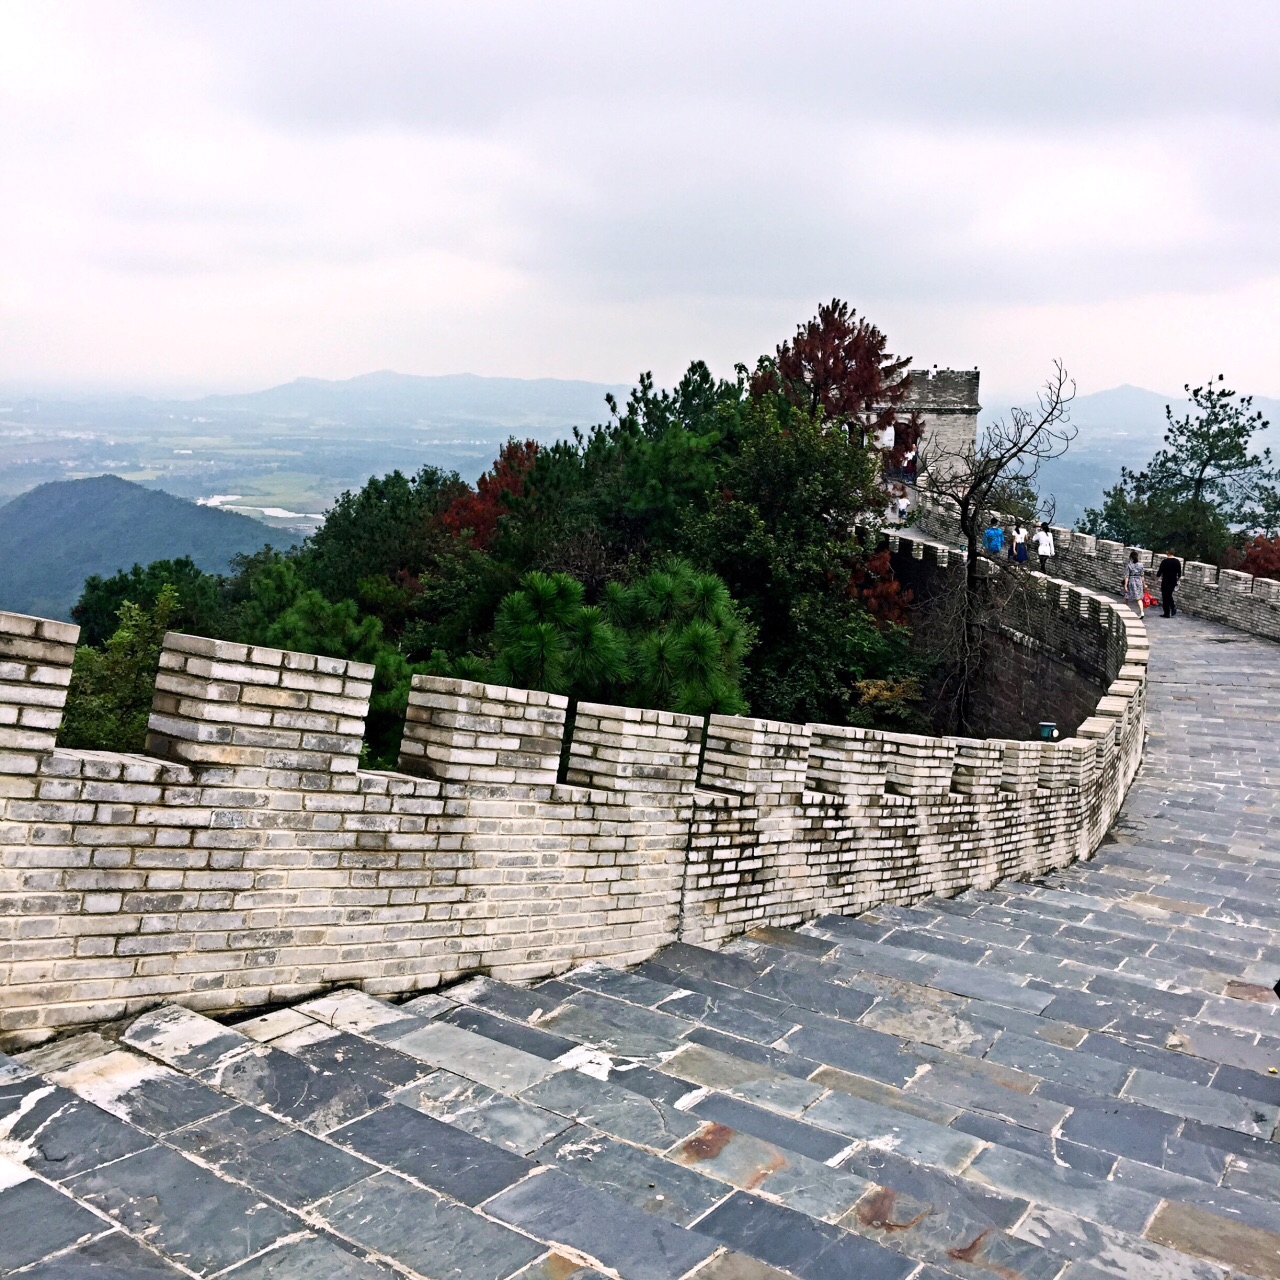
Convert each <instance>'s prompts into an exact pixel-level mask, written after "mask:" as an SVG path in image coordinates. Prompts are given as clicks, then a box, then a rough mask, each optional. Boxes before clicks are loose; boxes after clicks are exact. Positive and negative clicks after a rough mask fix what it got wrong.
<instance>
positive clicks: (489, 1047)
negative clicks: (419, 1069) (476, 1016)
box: [387, 1022, 561, 1094]
mask: <svg viewBox="0 0 1280 1280" xmlns="http://www.w3.org/2000/svg"><path fill="white" fill-rule="evenodd" d="M387 1043H388V1044H390V1045H392V1046H393V1047H394V1048H396V1049H398V1050H400V1052H401V1053H407V1054H411V1055H412V1056H413V1057H415V1058H418V1059H419V1060H420V1061H422V1062H426V1063H429V1064H430V1065H431V1066H433V1067H441V1068H443V1069H444V1070H446V1071H452V1072H453V1073H454V1075H459V1076H465V1077H466V1078H467V1079H468V1080H474V1081H475V1082H476V1083H477V1084H484V1085H488V1086H489V1088H491V1089H497V1090H498V1091H499V1092H501V1093H509V1094H517V1093H520V1092H521V1091H522V1090H524V1089H527V1088H529V1087H530V1085H533V1084H536V1083H537V1082H538V1081H539V1080H545V1079H546V1078H547V1077H548V1076H550V1075H553V1074H554V1073H556V1072H557V1071H559V1070H561V1068H560V1067H558V1066H557V1065H556V1064H555V1063H553V1062H548V1061H547V1060H546V1059H545V1058H539V1057H536V1056H535V1055H534V1054H532V1053H526V1052H525V1051H524V1050H523V1049H513V1048H512V1047H511V1046H510V1045H506V1044H499V1043H497V1042H496V1041H493V1040H489V1039H487V1038H486V1037H485V1036H482V1035H477V1034H476V1033H475V1032H474V1031H467V1030H466V1029H465V1028H463V1027H455V1026H451V1025H450V1024H449V1023H447V1022H432V1023H429V1024H427V1025H426V1026H423V1027H419V1028H416V1029H415V1030H413V1031H410V1032H409V1033H408V1034H407V1035H403V1036H397V1037H395V1038H394V1039H391V1040H388V1041H387Z"/></svg>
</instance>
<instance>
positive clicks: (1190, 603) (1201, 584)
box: [913, 490, 1280, 640]
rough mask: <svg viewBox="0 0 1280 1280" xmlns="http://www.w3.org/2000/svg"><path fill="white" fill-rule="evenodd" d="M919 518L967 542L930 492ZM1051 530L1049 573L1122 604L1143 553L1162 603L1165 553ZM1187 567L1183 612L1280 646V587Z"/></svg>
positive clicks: (1189, 563) (936, 531)
mask: <svg viewBox="0 0 1280 1280" xmlns="http://www.w3.org/2000/svg"><path fill="white" fill-rule="evenodd" d="M913 518H914V520H915V522H916V524H917V525H918V526H919V527H920V528H921V529H923V530H924V531H925V532H926V533H928V534H930V535H931V536H932V537H935V538H939V539H942V540H943V541H945V542H948V543H951V544H952V545H954V544H955V542H956V541H957V540H958V539H959V538H960V536H961V535H960V526H959V522H958V521H957V519H956V516H955V511H954V506H953V505H952V504H951V503H949V502H948V500H947V499H945V498H939V497H936V496H934V495H933V494H930V493H928V492H927V491H925V490H921V491H920V492H919V493H918V495H917V502H916V504H915V511H914V515H913ZM1005 523H1010V521H1007V520H1006V521H1005ZM1051 528H1052V531H1053V541H1054V548H1055V551H1056V552H1057V554H1056V555H1055V556H1054V559H1053V562H1052V563H1051V564H1050V566H1049V567H1050V569H1051V571H1052V572H1053V573H1054V574H1055V575H1056V576H1057V577H1060V578H1065V579H1067V580H1068V581H1070V582H1075V583H1080V584H1082V585H1084V586H1087V587H1089V588H1090V589H1091V590H1094V591H1098V592H1101V593H1102V594H1103V595H1106V596H1108V597H1110V598H1113V599H1118V598H1119V596H1120V585H1121V580H1122V578H1123V575H1124V565H1125V561H1127V560H1128V558H1129V553H1130V552H1131V551H1137V553H1138V558H1139V559H1140V560H1141V561H1142V563H1143V564H1144V565H1146V566H1147V572H1148V579H1147V587H1148V590H1150V592H1151V594H1152V595H1154V596H1155V597H1156V598H1157V599H1159V597H1160V583H1159V581H1158V579H1156V578H1155V576H1154V573H1155V569H1156V567H1157V566H1158V565H1159V563H1160V561H1161V560H1162V559H1163V558H1164V554H1163V551H1161V550H1159V549H1157V550H1156V551H1150V550H1148V549H1147V548H1146V547H1126V546H1124V545H1123V544H1122V543H1119V542H1111V541H1108V540H1107V539H1106V538H1095V537H1094V536H1093V535H1092V534H1089V533H1080V532H1078V531H1076V530H1074V529H1064V528H1060V527H1059V526H1057V525H1053V526H1051ZM1182 567H1183V576H1182V581H1181V583H1179V585H1178V595H1177V600H1178V608H1179V609H1180V610H1184V611H1185V612H1186V613H1188V614H1190V615H1191V616H1192V617H1196V618H1207V619H1208V620H1209V621H1211V622H1223V623H1226V625H1227V626H1230V627H1235V628H1237V629H1238V630H1240V631H1247V632H1249V633H1250V634H1252V635H1255V636H1265V637H1266V638H1267V639H1269V640H1280V582H1278V581H1276V580H1275V579H1274V578H1255V577H1253V576H1252V575H1251V574H1248V573H1240V572H1238V571H1237V570H1234V569H1219V568H1217V567H1216V566H1214V565H1211V564H1202V563H1200V562H1199V561H1198V560H1186V561H1184V562H1183V566H1182Z"/></svg>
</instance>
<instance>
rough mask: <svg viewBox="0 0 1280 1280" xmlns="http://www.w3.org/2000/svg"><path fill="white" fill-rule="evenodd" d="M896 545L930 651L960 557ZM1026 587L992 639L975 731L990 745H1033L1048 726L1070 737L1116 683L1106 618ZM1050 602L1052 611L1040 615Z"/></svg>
mask: <svg viewBox="0 0 1280 1280" xmlns="http://www.w3.org/2000/svg"><path fill="white" fill-rule="evenodd" d="M893 543H894V546H895V548H896V549H895V550H894V551H893V552H892V553H891V556H890V560H891V562H892V565H893V572H894V577H895V578H896V579H897V580H898V581H899V582H900V583H901V584H902V585H903V586H904V587H906V588H908V589H909V590H910V591H911V593H912V603H911V606H910V610H911V615H912V625H913V627H914V628H915V633H916V639H917V641H919V642H921V643H922V645H923V646H924V647H925V648H926V649H927V647H928V644H929V643H930V641H931V640H935V639H940V638H941V637H939V636H937V635H936V632H937V630H938V629H939V628H941V627H945V626H946V625H947V619H948V611H947V610H946V609H941V610H940V609H939V608H938V602H939V598H940V597H942V596H945V595H946V593H948V592H949V591H950V590H951V589H952V583H951V582H950V581H949V580H948V579H949V577H950V576H951V575H953V574H954V575H956V576H958V574H959V566H960V564H961V563H962V561H961V557H960V556H958V555H956V554H953V553H952V552H951V551H950V550H948V549H945V548H941V547H935V548H933V549H932V551H931V554H930V555H928V556H927V557H925V556H924V551H925V544H923V543H921V542H919V541H918V540H913V539H909V538H901V537H894V538H893ZM1019 582H1020V583H1021V584H1025V585H1030V586H1031V590H1030V591H1029V592H1026V593H1023V592H1017V593H1015V594H1014V595H1012V596H1011V597H1010V611H1009V613H1010V616H1009V617H1008V619H1007V621H1006V625H1005V626H1004V627H1002V628H1001V629H999V630H995V631H992V632H989V633H988V635H987V638H986V644H987V649H988V653H987V660H986V662H985V664H984V666H983V669H982V670H981V671H980V673H979V675H978V680H977V684H976V688H975V711H976V718H975V724H974V730H975V732H977V733H979V734H981V735H982V736H983V737H988V738H1029V737H1035V736H1036V734H1037V732H1038V729H1039V725H1040V723H1041V722H1042V721H1053V722H1054V723H1055V724H1056V725H1057V726H1058V729H1059V732H1060V733H1061V735H1062V736H1063V737H1069V736H1071V735H1072V734H1074V733H1075V731H1076V728H1077V726H1078V725H1080V724H1081V723H1082V722H1083V721H1085V720H1086V719H1088V717H1089V716H1091V715H1092V714H1093V710H1094V707H1095V705H1096V704H1097V701H1098V691H1099V689H1100V688H1103V687H1105V686H1106V685H1108V684H1110V682H1111V681H1112V680H1113V679H1114V678H1115V674H1116V672H1117V671H1118V669H1119V664H1120V662H1121V661H1122V660H1123V659H1122V657H1121V651H1120V649H1119V648H1118V647H1117V645H1116V644H1115V641H1114V638H1113V637H1112V635H1111V633H1110V631H1109V629H1108V628H1107V627H1106V626H1104V625H1103V620H1104V615H1103V614H1101V613H1100V611H1097V610H1094V611H1092V612H1091V611H1090V609H1089V607H1088V602H1087V601H1083V600H1081V599H1080V597H1079V595H1077V596H1076V597H1075V599H1074V600H1072V599H1071V598H1070V597H1069V596H1068V597H1067V598H1066V599H1065V600H1060V599H1059V598H1058V595H1057V590H1058V589H1057V588H1056V587H1055V586H1054V585H1053V583H1052V582H1051V581H1050V580H1048V579H1044V578H1041V577H1040V575H1038V574H1035V573H1034V572H1033V573H1031V574H1027V575H1023V574H1020V575H1019ZM954 585H955V587H956V588H958V586H959V584H958V583H956V584H954ZM1050 596H1052V600H1053V603H1052V605H1051V607H1047V608H1044V607H1040V602H1042V601H1045V600H1047V599H1049V597H1050Z"/></svg>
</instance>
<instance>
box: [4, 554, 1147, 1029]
mask: <svg viewBox="0 0 1280 1280" xmlns="http://www.w3.org/2000/svg"><path fill="white" fill-rule="evenodd" d="M897 551H898V552H899V553H901V554H906V555H908V556H910V557H912V558H913V563H919V564H921V565H922V566H924V567H927V568H931V569H936V570H938V571H940V572H955V571H958V569H959V561H958V559H957V558H955V557H954V556H951V555H950V554H949V552H948V548H947V547H946V546H945V545H942V544H939V543H937V542H932V541H930V540H927V539H919V538H911V537H908V536H906V535H903V536H902V537H900V538H898V539H897ZM1032 580H1033V581H1034V582H1035V583H1036V584H1037V585H1038V587H1039V588H1040V589H1041V590H1043V592H1044V598H1045V601H1046V604H1047V605H1048V607H1049V608H1050V610H1051V611H1052V613H1053V616H1054V617H1055V618H1056V619H1058V620H1059V622H1058V625H1057V626H1056V628H1055V629H1054V635H1056V636H1057V637H1059V639H1060V640H1061V641H1062V642H1063V643H1067V642H1068V641H1071V640H1074V641H1078V642H1079V643H1080V644H1082V645H1084V646H1085V647H1086V648H1088V649H1089V651H1090V652H1093V653H1097V654H1101V655H1104V657H1103V659H1102V660H1101V666H1100V667H1099V669H1098V676H1097V682H1096V706H1095V707H1094V708H1093V710H1092V714H1091V715H1090V716H1088V717H1087V718H1086V719H1085V720H1084V722H1083V723H1082V724H1081V725H1080V728H1079V731H1078V732H1077V733H1076V734H1074V735H1073V736H1072V737H1070V738H1068V739H1067V740H1065V741H1061V742H1053V743H1045V742H1039V741H1020V740H1008V741H1005V740H998V739H990V740H981V739H972V738H951V737H934V736H921V735H913V734H904V733H888V732H882V731H877V730H870V729H860V728H854V727H847V726H835V725H820V724H803V725H800V724H785V723H779V722H776V721H768V720H760V719H753V718H749V717H738V716H723V715H712V716H709V717H705V718H703V717H695V716H688V715H677V714H673V713H669V712H659V711H651V710H645V709H640V708H631V707H613V706H606V705H599V704H591V703H579V704H577V705H576V706H575V707H574V708H572V714H570V711H571V709H570V706H569V704H568V703H567V701H566V700H565V699H564V698H559V697H556V696H554V695H550V694H544V693H538V692H536V691H530V690H522V689H510V688H504V687H499V686H494V685H486V684H477V683H473V682H469V681H463V680H451V679H442V678H439V677H430V676H419V677H415V679H414V681H413V688H412V692H411V694H410V700H409V708H408V715H407V719H406V724H405V729H404V735H403V740H402V743H401V750H400V755H399V768H398V769H397V770H394V771H381V770H367V769H361V768H360V767H359V760H360V752H361V747H362V741H363V722H364V718H365V716H366V714H367V709H368V700H369V696H370V688H371V681H372V677H373V671H372V668H370V667H369V666H367V665H364V664H360V663H354V662H346V661H343V660H338V659H330V658H323V657H317V656H314V655H308V654H297V653H290V652H286V651H282V650H275V649H265V648H258V647H252V646H244V645H235V644H228V643H225V642H221V641H212V640H206V639H201V638H196V637H191V636H183V635H176V634H174V635H170V636H168V637H167V638H166V640H165V644H164V648H163V652H162V655H161V661H160V671H159V675H158V679H157V686H156V694H155V702H154V707H153V714H152V717H151V721H150V732H149V735H148V741H147V753H146V754H142V755H122V754H116V753H106V752H82V751H70V750H66V749H63V748H60V747H58V746H57V745H56V732H57V727H58V721H59V717H60V714H61V710H62V706H63V703H64V701H65V697H66V688H67V682H68V680H69V677H70V671H71V664H72V660H73V658H74V652H75V649H74V645H75V639H76V632H75V628H73V627H68V626H66V625H65V624H61V623H55V622H48V621H45V620H41V619H36V618H26V617H20V616H17V615H12V614H0V806H3V807H2V808H0V1044H2V1045H9V1046H12V1045H15V1044H21V1043H29V1042H33V1041H37V1040H40V1039H43V1038H46V1037H47V1036H49V1035H51V1034H53V1033H54V1032H56V1031H57V1030H59V1029H61V1028H64V1027H68V1026H75V1025H79V1024H84V1023H89V1022H94V1021H100V1020H103V1019H107V1018H113V1017H117V1016H124V1015H125V1014H129V1013H133V1012H136V1011H138V1010H140V1009H142V1008H145V1007H147V1006H149V1005H151V1004H154V1003H158V1002H160V1001H165V1000H168V1001H174V1000H176V1001H180V1002H182V1003H185V1004H187V1005H190V1006H192V1007H195V1008H200V1009H204V1010H208V1011H214V1012H217V1011H226V1010H230V1009H235V1008H246V1007H250V1006H255V1005H263V1004H267V1003H272V1002H277V1001H288V1000H293V999H297V998H298V997H300V996H301V995H303V994H305V993H308V992H314V991H316V990H320V989H323V988H326V987H330V986H334V985H338V984H357V985H359V986H361V987H363V988H364V989H366V990H368V991H370V992H373V993H380V994H385V993H395V992H408V991H413V990H419V989H423V988H429V987H432V986H435V985H438V984H439V983H441V982H446V981H449V980H451V979H453V978H455V977H457V976H460V975H462V974H466V973H473V972H478V971H482V972H488V973H492V974H495V975H498V976H503V977H507V978H511V979H525V978H532V977H536V976H540V975H545V974H549V973H554V972H558V971H560V970H563V969H565V968H567V967H569V966H571V965H573V964H575V963H580V962H581V961H583V960H585V959H602V960H608V961H610V962H612V963H626V962H629V961H633V960H638V959H640V958H642V957H644V956H645V955H648V954H649V953H651V952H652V951H653V950H654V949H655V948H657V947H659V946H662V945H664V944H665V943H668V942H670V941H672V940H674V939H676V938H686V939H688V940H690V941H699V942H707V943H712V944H714V943H718V942H722V941H724V940H726V939H728V938H730V937H732V936H734V935H735V934H739V933H741V932H743V931H745V930H748V929H751V928H753V927H756V926H758V925H766V924H778V925H785V924H791V923H794V922H796V921H799V920H802V919H805V918H807V917H809V916H812V915H813V914H815V913H817V912H822V911H833V910H834V911H857V910H861V909H863V908H865V907H868V906H871V905H873V904H874V903H877V902H896V903H907V902H911V901H914V900H916V899H918V898H920V897H922V896H924V895H927V894H932V893H955V892H958V891H959V890H961V889H963V888H965V887H967V886H970V885H986V884H991V883H994V882H995V880H997V879H999V878H1000V877H1002V876H1011V875H1012V876H1026V875H1035V874H1039V873H1040V872H1042V871H1044V870H1046V869H1048V868H1050V867H1055V866H1061V865H1063V864H1065V863H1066V862H1068V861H1070V860H1071V859H1072V858H1075V857H1081V856H1088V855H1089V853H1090V852H1091V850H1092V849H1093V848H1094V847H1095V846H1096V844H1097V843H1098V841H1099V840H1100V839H1101V837H1102V834H1103V833H1104V832H1105V830H1106V828H1107V827H1108V826H1109V824H1110V822H1111V820H1112V818H1113V817H1114V815H1115V812H1116V810H1117V809H1118V807H1119V804H1120V800H1121V798H1122V797H1123V794H1124V791H1125V788H1126V787H1127V785H1128V782H1129V780H1130V779H1131V778H1132V776H1133V773H1134V771H1135V770H1136V768H1137V765H1138V760H1139V758H1140V754H1141V744H1142V730H1143V698H1144V695H1145V682H1146V662H1147V651H1146V640H1145V633H1144V632H1143V630H1142V627H1141V624H1140V623H1139V622H1138V621H1137V619H1136V618H1133V617H1132V616H1131V615H1129V614H1128V612H1127V610H1125V609H1123V608H1121V607H1119V606H1117V605H1116V604H1115V603H1114V602H1111V601H1109V600H1107V599H1106V598H1104V597H1102V596H1101V595H1099V594H1098V593H1095V592H1090V591H1088V590H1086V589H1082V588H1079V587H1073V586H1068V585H1067V584H1065V583H1061V582H1057V581H1054V580H1052V579H1048V578H1041V577H1040V576H1038V575H1036V576H1034V578H1033V579H1032Z"/></svg>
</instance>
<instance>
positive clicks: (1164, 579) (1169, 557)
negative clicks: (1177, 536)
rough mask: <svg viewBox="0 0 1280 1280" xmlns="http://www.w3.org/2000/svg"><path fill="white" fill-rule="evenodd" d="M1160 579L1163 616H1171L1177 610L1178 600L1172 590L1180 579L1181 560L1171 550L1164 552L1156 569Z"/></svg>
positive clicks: (1174, 589)
mask: <svg viewBox="0 0 1280 1280" xmlns="http://www.w3.org/2000/svg"><path fill="white" fill-rule="evenodd" d="M1156 577H1157V578H1159V579H1160V604H1161V606H1162V607H1163V608H1164V613H1163V614H1161V615H1160V616H1161V617H1163V618H1172V617H1173V616H1174V615H1175V614H1176V613H1177V612H1178V600H1177V597H1176V596H1175V595H1174V592H1175V591H1176V590H1177V588H1178V583H1179V582H1180V581H1181V580H1182V561H1181V560H1179V559H1178V558H1177V556H1175V555H1174V554H1173V552H1172V551H1166V552H1165V553H1164V559H1163V560H1161V561H1160V567H1159V568H1158V569H1157V570H1156Z"/></svg>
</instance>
